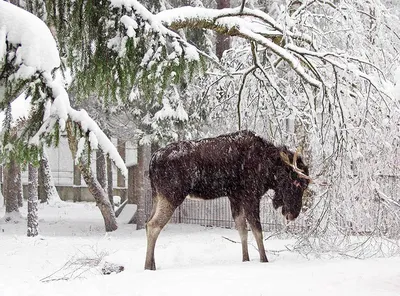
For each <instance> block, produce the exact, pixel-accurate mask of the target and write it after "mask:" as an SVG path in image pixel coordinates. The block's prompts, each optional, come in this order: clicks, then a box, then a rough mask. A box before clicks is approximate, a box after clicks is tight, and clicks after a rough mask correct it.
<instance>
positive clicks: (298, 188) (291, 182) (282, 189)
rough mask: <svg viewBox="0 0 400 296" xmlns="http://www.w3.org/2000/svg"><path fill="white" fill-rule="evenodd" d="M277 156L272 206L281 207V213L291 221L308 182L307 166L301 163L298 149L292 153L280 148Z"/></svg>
mask: <svg viewBox="0 0 400 296" xmlns="http://www.w3.org/2000/svg"><path fill="white" fill-rule="evenodd" d="M279 156H280V161H279V165H278V169H277V170H276V175H275V180H276V188H275V197H274V199H273V206H274V208H275V209H277V208H279V207H282V215H283V216H285V217H286V219H287V220H289V221H292V220H294V219H296V218H297V217H298V216H299V214H300V211H301V207H302V204H303V202H302V200H303V193H304V191H305V190H306V189H307V187H308V185H309V184H310V182H311V178H310V177H309V176H308V167H307V166H306V165H305V164H304V163H303V161H302V159H301V157H300V156H299V151H298V150H297V151H296V152H295V153H292V152H291V151H289V150H287V149H286V148H282V150H281V151H280V153H279Z"/></svg>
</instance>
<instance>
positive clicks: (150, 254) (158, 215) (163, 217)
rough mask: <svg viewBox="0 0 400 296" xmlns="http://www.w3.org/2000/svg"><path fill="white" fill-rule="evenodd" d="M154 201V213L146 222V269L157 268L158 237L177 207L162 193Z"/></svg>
mask: <svg viewBox="0 0 400 296" xmlns="http://www.w3.org/2000/svg"><path fill="white" fill-rule="evenodd" d="M154 202H155V204H154V205H153V211H152V215H151V217H150V219H149V221H148V222H147V224H146V234H147V252H146V262H145V265H144V269H149V270H156V263H155V260H154V248H155V246H156V242H157V238H158V235H159V234H160V232H161V230H162V229H163V227H164V226H165V225H166V224H167V223H168V221H169V219H171V216H172V214H173V213H174V211H175V208H176V207H175V206H173V205H172V204H171V203H170V202H169V201H168V200H167V199H166V198H165V197H164V196H162V195H157V196H156V197H155V198H154Z"/></svg>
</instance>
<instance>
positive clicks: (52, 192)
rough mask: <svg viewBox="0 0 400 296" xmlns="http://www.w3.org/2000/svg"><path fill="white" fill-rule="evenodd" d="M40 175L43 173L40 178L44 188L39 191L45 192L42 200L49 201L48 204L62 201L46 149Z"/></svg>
mask: <svg viewBox="0 0 400 296" xmlns="http://www.w3.org/2000/svg"><path fill="white" fill-rule="evenodd" d="M39 175H41V178H39V179H40V181H41V182H42V184H41V185H42V186H40V187H42V188H43V190H41V191H39V192H42V194H44V197H42V198H41V202H47V203H48V204H54V203H57V202H60V201H61V198H60V196H59V195H58V192H57V189H56V186H55V185H54V179H53V175H52V173H51V169H50V164H49V157H48V155H47V152H46V150H45V149H43V154H42V159H41V162H40V174H39ZM39 184H40V183H39Z"/></svg>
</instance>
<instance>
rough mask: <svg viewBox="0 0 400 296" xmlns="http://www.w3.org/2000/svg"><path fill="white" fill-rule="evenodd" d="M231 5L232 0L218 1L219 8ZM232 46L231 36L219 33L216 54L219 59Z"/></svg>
mask: <svg viewBox="0 0 400 296" xmlns="http://www.w3.org/2000/svg"><path fill="white" fill-rule="evenodd" d="M230 6H231V3H230V0H218V1H217V9H223V8H229V7H230ZM230 47H231V39H230V37H229V36H226V35H221V34H217V40H216V45H215V54H216V55H217V57H218V58H219V59H221V58H222V55H223V53H224V51H225V50H228V49H229V48H230Z"/></svg>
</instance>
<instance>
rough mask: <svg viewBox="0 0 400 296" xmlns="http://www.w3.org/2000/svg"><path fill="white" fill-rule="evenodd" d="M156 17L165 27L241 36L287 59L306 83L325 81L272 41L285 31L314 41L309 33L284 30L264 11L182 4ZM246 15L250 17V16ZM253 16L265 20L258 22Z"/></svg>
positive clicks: (313, 84)
mask: <svg viewBox="0 0 400 296" xmlns="http://www.w3.org/2000/svg"><path fill="white" fill-rule="evenodd" d="M157 17H158V18H159V19H160V20H161V22H162V23H163V24H164V25H165V26H168V27H169V28H171V29H173V30H178V29H181V28H202V29H209V30H213V31H215V32H217V33H219V34H225V35H229V36H236V37H241V38H243V39H246V40H249V41H251V42H254V43H256V44H260V45H262V46H264V47H266V48H268V49H270V50H271V51H272V52H274V53H275V54H276V55H277V56H279V57H280V58H282V59H283V60H284V61H286V62H287V63H288V64H289V66H290V67H291V68H292V69H293V70H294V71H295V72H296V73H297V74H298V75H299V76H300V77H301V78H302V79H304V80H305V81H307V83H309V84H310V85H312V86H314V87H317V88H320V87H321V86H322V82H321V81H319V80H318V79H317V78H315V77H313V76H312V75H310V74H309V73H308V71H307V70H306V69H305V68H304V67H303V66H302V65H301V62H300V61H299V59H297V58H296V57H295V56H294V55H292V54H291V53H290V52H289V51H288V50H287V49H286V48H285V47H284V46H281V45H278V44H276V43H274V42H273V41H272V40H271V39H272V38H274V37H276V36H279V35H280V36H283V34H285V35H286V36H289V37H292V38H293V39H301V40H303V41H310V42H311V38H309V37H308V36H307V35H296V34H294V33H291V32H290V31H285V30H284V29H283V27H282V26H280V25H279V24H277V23H276V22H275V21H274V20H273V19H272V18H271V17H270V16H269V15H268V14H266V13H263V12H262V11H258V10H252V9H248V8H244V9H243V12H240V7H239V8H233V9H221V10H216V9H206V8H204V9H203V8H194V7H181V8H176V9H172V10H168V11H165V12H161V13H159V14H157ZM244 17H249V19H248V18H244ZM254 19H257V20H258V21H263V22H264V23H261V24H260V23H259V22H255V21H254ZM272 30H273V31H272Z"/></svg>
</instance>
